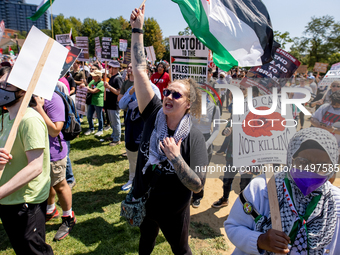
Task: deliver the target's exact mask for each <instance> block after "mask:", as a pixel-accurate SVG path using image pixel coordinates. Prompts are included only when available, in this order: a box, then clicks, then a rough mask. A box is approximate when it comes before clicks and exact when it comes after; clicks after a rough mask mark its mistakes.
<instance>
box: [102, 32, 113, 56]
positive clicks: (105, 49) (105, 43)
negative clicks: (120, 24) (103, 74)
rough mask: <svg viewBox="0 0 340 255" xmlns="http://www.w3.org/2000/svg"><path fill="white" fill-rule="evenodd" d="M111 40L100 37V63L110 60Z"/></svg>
mask: <svg viewBox="0 0 340 255" xmlns="http://www.w3.org/2000/svg"><path fill="white" fill-rule="evenodd" d="M111 40H112V38H110V37H102V61H110V60H111Z"/></svg>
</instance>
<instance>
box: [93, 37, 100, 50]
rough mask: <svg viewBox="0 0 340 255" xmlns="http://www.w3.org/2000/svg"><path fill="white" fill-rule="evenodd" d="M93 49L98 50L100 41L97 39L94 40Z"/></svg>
mask: <svg viewBox="0 0 340 255" xmlns="http://www.w3.org/2000/svg"><path fill="white" fill-rule="evenodd" d="M94 45H95V49H97V48H100V39H99V37H96V38H94Z"/></svg>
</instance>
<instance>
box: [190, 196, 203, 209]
mask: <svg viewBox="0 0 340 255" xmlns="http://www.w3.org/2000/svg"><path fill="white" fill-rule="evenodd" d="M200 204H201V199H200V198H199V199H196V200H194V201H193V202H192V204H191V205H192V207H193V208H198V207H199V206H200Z"/></svg>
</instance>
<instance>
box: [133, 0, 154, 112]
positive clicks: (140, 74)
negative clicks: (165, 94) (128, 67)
mask: <svg viewBox="0 0 340 255" xmlns="http://www.w3.org/2000/svg"><path fill="white" fill-rule="evenodd" d="M144 12H145V5H143V7H142V10H140V9H135V10H133V11H132V14H131V17H130V23H131V27H132V29H134V28H137V29H143V23H144ZM131 47H132V56H131V63H132V71H133V75H134V79H135V81H134V84H135V90H136V97H137V101H138V107H139V111H140V112H141V113H142V112H143V111H144V109H145V107H146V106H147V105H148V104H149V102H150V101H151V99H152V98H153V97H154V94H155V93H154V92H153V90H152V88H151V85H150V82H149V78H148V75H147V73H146V72H145V70H146V58H145V55H144V41H143V34H142V33H132V36H131Z"/></svg>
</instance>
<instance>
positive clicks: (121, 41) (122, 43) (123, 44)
mask: <svg viewBox="0 0 340 255" xmlns="http://www.w3.org/2000/svg"><path fill="white" fill-rule="evenodd" d="M127 46H128V42H127V40H125V39H119V50H120V51H126V49H127Z"/></svg>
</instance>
